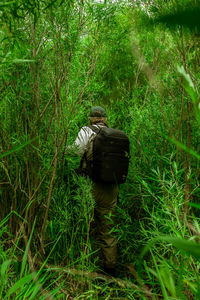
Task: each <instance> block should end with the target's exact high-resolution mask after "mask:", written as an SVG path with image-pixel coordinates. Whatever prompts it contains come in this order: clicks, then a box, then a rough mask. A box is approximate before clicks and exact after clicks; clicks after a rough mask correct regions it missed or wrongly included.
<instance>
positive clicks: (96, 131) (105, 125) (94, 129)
mask: <svg viewBox="0 0 200 300" xmlns="http://www.w3.org/2000/svg"><path fill="white" fill-rule="evenodd" d="M98 124H99V125H100V124H101V127H99V126H98ZM95 125H97V126H98V127H96V126H94V125H88V126H87V127H89V128H90V129H92V131H94V132H95V133H96V134H98V133H99V132H100V131H101V128H102V127H108V125H107V124H105V123H97V124H95Z"/></svg>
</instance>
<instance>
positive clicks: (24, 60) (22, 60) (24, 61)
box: [12, 58, 35, 63]
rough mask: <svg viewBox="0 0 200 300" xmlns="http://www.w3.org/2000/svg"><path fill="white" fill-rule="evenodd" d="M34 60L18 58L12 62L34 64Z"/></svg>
mask: <svg viewBox="0 0 200 300" xmlns="http://www.w3.org/2000/svg"><path fill="white" fill-rule="evenodd" d="M34 61H35V60H34V59H21V58H16V59H14V60H13V61H12V62H13V63H29V62H34Z"/></svg>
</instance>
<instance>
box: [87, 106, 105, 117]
mask: <svg viewBox="0 0 200 300" xmlns="http://www.w3.org/2000/svg"><path fill="white" fill-rule="evenodd" d="M90 117H106V111H105V109H104V108H103V107H101V106H94V107H92V108H91V111H90Z"/></svg>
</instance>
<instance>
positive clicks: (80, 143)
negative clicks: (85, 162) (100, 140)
mask: <svg viewBox="0 0 200 300" xmlns="http://www.w3.org/2000/svg"><path fill="white" fill-rule="evenodd" d="M92 135H93V131H92V130H91V129H90V128H89V127H82V128H81V130H80V131H79V133H78V136H77V138H76V140H75V142H74V144H73V146H74V147H76V149H78V152H77V154H79V155H80V156H83V154H84V153H85V152H86V151H87V150H88V143H89V141H90V139H91V136H92Z"/></svg>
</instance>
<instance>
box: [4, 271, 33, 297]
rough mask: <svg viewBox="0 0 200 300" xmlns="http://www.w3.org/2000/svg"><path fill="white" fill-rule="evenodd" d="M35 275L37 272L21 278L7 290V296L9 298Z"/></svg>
mask: <svg viewBox="0 0 200 300" xmlns="http://www.w3.org/2000/svg"><path fill="white" fill-rule="evenodd" d="M34 277H35V273H31V274H28V275H26V276H24V277H22V278H21V279H19V280H18V281H17V282H16V283H15V284H14V285H13V286H12V287H11V288H10V290H9V291H8V292H7V294H6V296H5V298H9V297H10V295H11V294H13V293H15V292H16V291H17V290H18V289H19V288H23V287H24V285H25V284H29V283H30V282H31V281H32V280H33V278H34Z"/></svg>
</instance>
